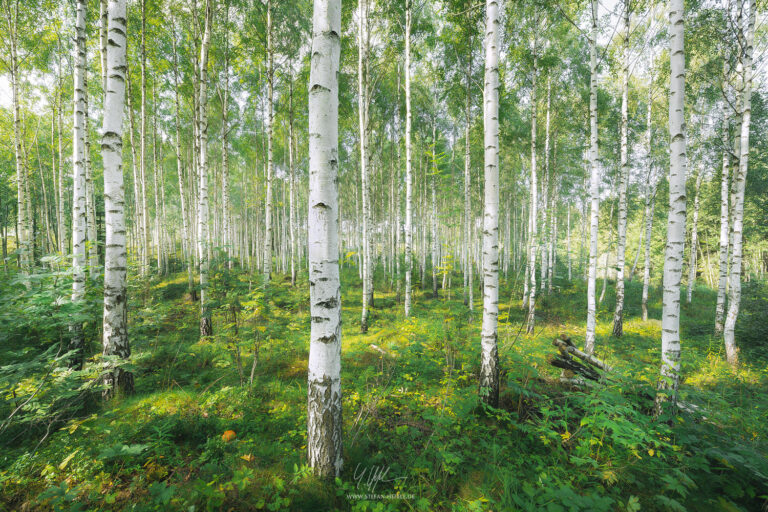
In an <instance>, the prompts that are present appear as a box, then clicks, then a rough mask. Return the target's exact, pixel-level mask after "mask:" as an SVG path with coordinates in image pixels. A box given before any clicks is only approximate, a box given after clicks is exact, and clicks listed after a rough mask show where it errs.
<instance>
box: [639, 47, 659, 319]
mask: <svg viewBox="0 0 768 512" xmlns="http://www.w3.org/2000/svg"><path fill="white" fill-rule="evenodd" d="M651 63H653V59H652V58H651ZM652 88H653V76H651V79H650V80H648V104H647V107H646V108H647V110H646V118H645V131H646V135H647V137H648V142H647V144H648V145H647V148H646V150H647V155H646V165H647V167H648V174H647V178H646V179H647V185H646V189H645V213H644V217H645V244H644V245H645V259H644V265H643V295H642V310H643V321H646V320H648V288H649V286H650V284H651V233H652V231H653V216H654V213H655V210H656V176H655V174H654V172H653V154H652V152H651V151H652V149H653V125H652V124H651V120H652V118H651V114H652V113H653V94H652Z"/></svg>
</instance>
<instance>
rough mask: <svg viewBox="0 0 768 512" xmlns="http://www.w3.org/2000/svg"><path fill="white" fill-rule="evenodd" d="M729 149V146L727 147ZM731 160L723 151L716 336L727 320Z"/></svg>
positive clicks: (726, 152)
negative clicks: (726, 293) (726, 297)
mask: <svg viewBox="0 0 768 512" xmlns="http://www.w3.org/2000/svg"><path fill="white" fill-rule="evenodd" d="M723 130H724V133H725V136H724V139H725V141H726V144H727V132H728V125H727V123H726V125H725V127H724V128H723ZM726 147H727V146H726ZM730 168H731V166H730V158H729V157H728V150H727V149H726V150H724V151H723V171H722V176H721V178H720V251H719V256H720V259H719V264H720V265H719V275H718V281H717V306H716V307H715V335H716V336H720V335H722V334H723V327H724V325H723V322H724V320H725V289H726V284H727V282H728V235H729V231H730V230H729V226H730V223H729V222H728V189H729V186H728V184H729V179H728V175H729V174H730Z"/></svg>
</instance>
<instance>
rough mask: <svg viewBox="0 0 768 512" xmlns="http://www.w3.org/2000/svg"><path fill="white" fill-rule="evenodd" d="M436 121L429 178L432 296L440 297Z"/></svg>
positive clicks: (433, 125)
mask: <svg viewBox="0 0 768 512" xmlns="http://www.w3.org/2000/svg"><path fill="white" fill-rule="evenodd" d="M436 129H437V126H436V123H435V121H434V120H433V123H432V173H431V176H430V180H429V185H430V189H431V192H432V235H431V237H432V298H435V299H436V298H438V295H437V294H438V284H437V280H438V277H437V276H438V272H439V270H438V267H439V264H438V263H439V259H440V256H439V254H440V241H439V240H438V237H437V184H436V182H437V173H438V168H437V157H436V151H437V139H436Z"/></svg>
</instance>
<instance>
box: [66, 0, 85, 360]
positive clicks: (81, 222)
mask: <svg viewBox="0 0 768 512" xmlns="http://www.w3.org/2000/svg"><path fill="white" fill-rule="evenodd" d="M86 12H87V4H86V2H85V0H78V1H77V2H76V4H75V46H74V55H73V59H74V106H73V127H74V128H73V135H72V183H73V198H72V303H73V304H74V305H75V306H81V305H82V301H83V296H84V295H85V265H86V259H85V258H86V251H85V245H86V215H87V213H86V199H85V196H86V190H85V188H86V183H85V165H86V154H85V131H86V130H87V126H86V124H85V110H86V109H87V108H88V107H87V105H86V102H85V73H86V67H85V60H86V53H85V51H86V50H85V23H86ZM70 334H71V338H70V342H69V349H70V350H73V351H74V352H75V354H74V355H73V357H72V358H71V359H70V366H71V367H74V368H76V369H80V368H82V366H83V345H84V340H83V332H82V325H79V324H77V323H74V324H72V325H71V326H70Z"/></svg>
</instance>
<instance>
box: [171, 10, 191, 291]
mask: <svg viewBox="0 0 768 512" xmlns="http://www.w3.org/2000/svg"><path fill="white" fill-rule="evenodd" d="M171 23H172V24H173V34H172V35H171V37H172V40H173V91H174V99H175V103H176V110H175V112H174V114H175V120H176V122H175V129H176V174H177V177H178V180H179V202H180V203H181V222H182V230H183V233H182V237H183V239H182V241H183V243H182V255H183V256H184V257H185V258H186V259H187V289H188V292H189V294H190V296H191V297H194V296H195V291H194V289H195V283H194V276H193V271H192V267H193V266H194V261H193V260H194V258H193V256H192V253H193V251H194V249H193V246H192V233H191V229H190V222H189V212H188V210H189V207H188V203H187V192H186V191H187V187H186V185H185V182H186V180H185V179H184V164H183V161H182V158H181V130H180V127H181V106H180V104H179V62H178V55H177V51H176V23H175V19H174V20H172V22H171ZM184 250H186V253H184Z"/></svg>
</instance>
